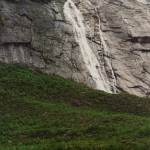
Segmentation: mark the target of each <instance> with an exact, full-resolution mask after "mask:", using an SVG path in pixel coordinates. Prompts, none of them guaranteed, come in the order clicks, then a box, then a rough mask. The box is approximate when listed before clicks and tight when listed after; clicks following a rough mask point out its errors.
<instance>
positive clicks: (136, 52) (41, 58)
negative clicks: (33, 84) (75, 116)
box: [0, 0, 150, 96]
mask: <svg viewBox="0 0 150 150" xmlns="http://www.w3.org/2000/svg"><path fill="white" fill-rule="evenodd" d="M141 1H142V0H140V2H139V1H137V0H133V1H131V0H107V1H103V0H91V3H92V5H93V6H94V7H96V8H97V10H98V12H97V14H96V12H95V10H94V9H93V7H92V6H90V5H89V4H88V3H87V2H86V0H82V1H80V0H74V2H75V3H76V6H77V7H78V9H79V10H80V11H81V12H82V14H83V17H84V24H85V27H86V31H87V32H86V36H87V40H88V42H89V45H90V46H91V48H92V50H93V52H94V53H95V55H96V56H97V58H98V60H99V62H100V64H101V65H102V67H105V72H106V73H107V78H108V80H109V83H110V85H111V86H112V83H113V77H112V75H111V73H110V68H109V67H108V65H107V63H106V61H105V60H106V58H108V59H109V60H110V62H111V64H112V68H113V71H114V74H115V78H116V87H117V92H128V93H131V94H135V95H138V96H148V95H149V94H150V19H149V18H150V6H149V5H148V4H145V3H141ZM65 2H66V1H65V0H1V1H0V33H1V34H0V60H1V61H3V62H6V63H9V64H12V63H21V64H26V65H28V66H30V67H36V68H38V69H39V70H40V71H42V72H44V73H47V74H55V75H59V76H62V77H65V78H70V79H73V80H75V81H77V82H82V83H84V84H86V85H88V86H90V87H93V88H94V87H95V83H94V82H93V79H92V77H91V76H90V73H89V71H88V70H87V68H86V66H85V62H84V61H83V57H82V54H81V51H80V48H79V44H78V43H77V42H76V40H75V36H74V31H73V27H72V25H71V24H70V22H68V20H67V19H66V18H65V15H64V12H63V7H64V3H65ZM97 15H98V16H99V17H100V20H101V26H100V28H101V30H102V32H103V36H104V40H105V42H106V44H107V47H108V48H109V53H108V54H106V53H104V50H103V47H101V39H100V38H99V35H98V34H99V33H98V23H99V22H98V16H97Z"/></svg>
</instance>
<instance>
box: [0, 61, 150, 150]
mask: <svg viewBox="0 0 150 150" xmlns="http://www.w3.org/2000/svg"><path fill="white" fill-rule="evenodd" d="M0 108H1V109H0V150H7V149H8V150H14V149H19V150H28V149H30V150H129V149H130V150H149V149H150V126H149V125H150V99H148V98H139V97H136V96H133V95H129V94H118V95H112V94H108V93H105V92H102V91H99V90H93V89H90V88H88V87H85V86H84V85H81V84H77V83H75V82H73V81H70V80H66V79H63V78H61V77H57V76H47V75H44V74H41V73H38V72H36V71H32V70H31V69H29V68H27V67H25V66H21V65H7V64H3V63H0Z"/></svg>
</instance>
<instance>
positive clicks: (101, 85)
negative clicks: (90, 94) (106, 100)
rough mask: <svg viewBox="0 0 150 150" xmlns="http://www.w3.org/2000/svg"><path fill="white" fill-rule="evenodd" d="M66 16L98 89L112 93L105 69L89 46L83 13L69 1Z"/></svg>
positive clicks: (65, 11) (66, 6)
mask: <svg viewBox="0 0 150 150" xmlns="http://www.w3.org/2000/svg"><path fill="white" fill-rule="evenodd" d="M64 14H65V17H66V19H67V20H68V21H69V22H70V23H71V24H72V26H73V29H74V33H75V39H76V42H77V43H78V44H79V46H80V50H81V53H82V56H83V59H84V63H85V65H86V67H87V69H88V71H89V73H90V75H91V77H92V79H93V81H94V83H95V85H96V88H97V89H100V90H103V91H106V92H108V93H112V91H111V86H110V84H109V82H108V80H106V79H105V78H106V77H104V76H103V69H101V68H102V67H101V65H100V63H99V61H98V59H97V57H96V56H95V54H94V53H93V51H92V49H91V48H90V46H89V44H88V41H87V38H86V30H85V27H84V23H83V16H82V13H81V12H80V10H79V9H78V8H77V7H76V5H75V4H74V2H73V1H72V0H68V1H67V2H66V3H65V5H64Z"/></svg>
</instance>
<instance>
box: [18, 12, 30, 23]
mask: <svg viewBox="0 0 150 150" xmlns="http://www.w3.org/2000/svg"><path fill="white" fill-rule="evenodd" d="M20 16H22V17H26V18H27V19H28V20H29V21H31V22H32V21H33V20H32V18H30V17H29V16H28V15H26V14H21V15H20Z"/></svg>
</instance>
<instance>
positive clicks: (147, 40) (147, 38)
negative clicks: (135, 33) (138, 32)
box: [128, 36, 150, 43]
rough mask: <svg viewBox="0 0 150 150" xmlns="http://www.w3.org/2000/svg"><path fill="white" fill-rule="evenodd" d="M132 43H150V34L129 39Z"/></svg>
mask: <svg viewBox="0 0 150 150" xmlns="http://www.w3.org/2000/svg"><path fill="white" fill-rule="evenodd" d="M128 41H131V42H132V43H150V36H143V37H132V38H130V39H128Z"/></svg>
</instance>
